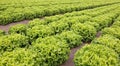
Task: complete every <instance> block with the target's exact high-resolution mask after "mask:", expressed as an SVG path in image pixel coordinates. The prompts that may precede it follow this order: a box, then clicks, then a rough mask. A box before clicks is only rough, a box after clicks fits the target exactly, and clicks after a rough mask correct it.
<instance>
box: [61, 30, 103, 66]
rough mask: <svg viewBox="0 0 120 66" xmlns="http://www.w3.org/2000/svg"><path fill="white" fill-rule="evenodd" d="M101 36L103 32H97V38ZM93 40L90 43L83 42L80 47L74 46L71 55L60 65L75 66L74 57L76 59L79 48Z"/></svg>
mask: <svg viewBox="0 0 120 66" xmlns="http://www.w3.org/2000/svg"><path fill="white" fill-rule="evenodd" d="M100 36H101V32H100V31H99V32H98V33H97V34H96V38H99V37H100ZM90 43H91V42H88V43H83V44H82V45H80V46H79V47H76V48H73V49H71V52H70V55H69V59H68V60H67V61H66V62H65V63H63V64H62V65H60V66H75V65H74V62H73V59H74V54H75V53H76V52H77V50H79V49H81V48H82V47H83V46H84V45H85V44H90Z"/></svg>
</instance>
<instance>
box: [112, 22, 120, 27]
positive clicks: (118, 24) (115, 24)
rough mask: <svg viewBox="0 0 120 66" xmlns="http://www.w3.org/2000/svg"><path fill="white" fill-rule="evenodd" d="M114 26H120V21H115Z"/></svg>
mask: <svg viewBox="0 0 120 66" xmlns="http://www.w3.org/2000/svg"><path fill="white" fill-rule="evenodd" d="M112 27H120V21H116V22H114V23H113V25H112Z"/></svg>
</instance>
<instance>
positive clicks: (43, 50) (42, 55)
mask: <svg viewBox="0 0 120 66" xmlns="http://www.w3.org/2000/svg"><path fill="white" fill-rule="evenodd" d="M33 49H34V50H35V52H36V53H37V58H36V61H37V64H38V65H41V66H58V65H60V64H62V63H63V62H65V61H66V60H67V59H68V57H69V53H70V49H69V48H68V45H67V44H47V45H46V44H35V45H34V46H33Z"/></svg>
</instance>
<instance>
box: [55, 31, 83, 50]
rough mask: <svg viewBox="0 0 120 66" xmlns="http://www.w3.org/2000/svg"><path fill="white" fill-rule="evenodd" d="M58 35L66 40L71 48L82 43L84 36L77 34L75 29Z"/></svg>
mask: <svg viewBox="0 0 120 66" xmlns="http://www.w3.org/2000/svg"><path fill="white" fill-rule="evenodd" d="M57 37H58V38H59V39H61V40H65V41H66V43H67V44H68V45H69V47H70V48H74V47H77V46H79V45H81V44H82V37H81V36H80V35H77V34H75V33H74V32H73V31H66V32H62V33H61V34H60V35H58V36H57Z"/></svg>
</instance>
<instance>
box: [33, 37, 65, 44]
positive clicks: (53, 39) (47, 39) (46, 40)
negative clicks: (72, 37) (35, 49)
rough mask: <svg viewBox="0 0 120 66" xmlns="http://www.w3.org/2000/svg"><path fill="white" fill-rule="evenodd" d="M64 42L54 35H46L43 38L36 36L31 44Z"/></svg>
mask: <svg viewBox="0 0 120 66" xmlns="http://www.w3.org/2000/svg"><path fill="white" fill-rule="evenodd" d="M63 43H65V41H64V40H60V39H58V38H57V37H56V36H47V37H45V38H41V37H40V38H38V39H37V40H36V41H35V42H33V43H32V44H33V45H34V44H61V45H62V44H63Z"/></svg>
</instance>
